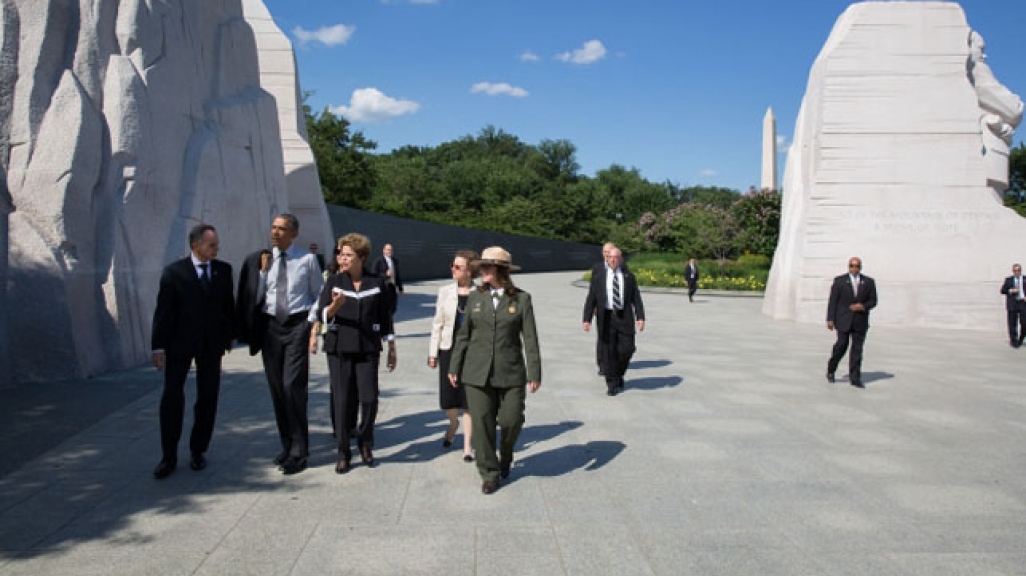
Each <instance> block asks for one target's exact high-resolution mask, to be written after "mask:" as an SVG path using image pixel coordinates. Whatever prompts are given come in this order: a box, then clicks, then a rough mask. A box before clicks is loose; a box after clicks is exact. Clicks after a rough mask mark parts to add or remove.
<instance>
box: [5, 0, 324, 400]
mask: <svg viewBox="0 0 1026 576" xmlns="http://www.w3.org/2000/svg"><path fill="white" fill-rule="evenodd" d="M247 2H248V3H249V4H253V3H255V2H259V0H247ZM264 12H266V11H264ZM245 16H246V15H245V12H244V10H243V3H242V0H217V1H206V0H203V1H199V0H186V1H181V0H146V1H141V0H139V1H136V0H133V1H119V0H93V1H91V2H84V1H82V2H80V1H77V0H4V1H3V2H0V46H2V47H3V53H2V56H0V162H2V167H3V178H2V180H0V185H2V188H0V222H2V224H0V233H2V234H3V237H4V239H5V242H0V247H2V248H3V250H2V254H0V280H4V282H3V284H2V285H0V289H2V292H0V302H3V308H2V309H0V366H2V368H0V372H2V373H3V376H0V378H6V379H9V380H16V381H34V380H49V379H58V378H68V377H81V376H89V375H93V374H97V373H99V372H102V371H105V370H109V369H111V368H116V367H121V366H128V365H134V364H138V363H141V362H145V361H147V360H148V359H149V356H150V352H151V351H150V323H151V321H152V314H153V307H154V305H155V301H156V293H157V288H158V283H159V279H160V272H161V269H162V268H163V266H164V265H165V264H166V263H168V262H170V261H172V260H174V259H177V258H181V257H183V256H185V255H186V254H187V253H188V246H187V241H186V234H187V231H188V230H189V228H191V227H192V226H193V225H195V224H197V223H200V222H207V223H210V224H213V225H214V226H216V227H217V229H218V232H219V234H220V240H221V255H220V257H221V258H222V259H223V260H227V261H229V262H232V263H238V262H240V261H241V259H242V257H243V256H244V255H245V254H246V253H247V252H248V251H251V250H253V249H255V248H257V247H260V246H264V245H266V244H267V234H268V232H267V231H268V227H269V223H270V221H271V217H272V215H274V214H277V213H280V212H285V211H288V210H289V209H290V208H291V207H292V203H291V202H290V195H291V194H292V193H293V192H295V193H296V195H297V197H298V196H300V195H302V196H303V197H304V198H306V197H311V196H312V197H313V198H318V197H319V196H318V193H319V190H318V189H316V188H315V190H313V191H312V192H310V191H304V192H303V193H302V194H300V192H299V191H297V190H294V188H296V186H293V185H292V183H288V182H287V181H286V170H285V166H284V162H283V145H282V136H281V132H280V129H279V110H278V108H277V103H276V101H275V98H274V96H273V95H272V94H271V93H269V92H268V91H266V90H264V88H263V87H262V83H261V82H262V80H261V73H260V58H259V55H258V40H257V38H256V35H255V34H254V30H253V27H252V26H251V25H250V23H249V22H248V21H247V20H246V18H245ZM270 32H272V33H271V34H268V35H265V37H266V38H267V39H268V41H269V42H271V43H274V44H276V47H277V49H278V51H279V53H283V52H287V49H285V48H282V46H281V40H282V39H284V35H280V34H279V35H278V36H275V35H274V34H273V32H274V31H270ZM286 43H287V41H286ZM281 80H282V79H281V78H279V79H278V81H281ZM291 92H292V94H293V95H294V93H295V90H292V91H291ZM290 106H291V107H292V108H295V103H294V102H292V103H291V104H290ZM286 116H287V115H286ZM292 122H293V123H295V120H294V119H293V120H292ZM293 131H294V130H293ZM293 168H297V167H295V166H293ZM313 182H314V183H315V184H314V186H316V181H315V180H314V181H313ZM304 202H305V201H304ZM305 203H306V204H310V206H308V208H309V211H311V213H312V212H315V211H316V210H317V206H316V203H311V202H305ZM322 211H323V209H322ZM315 220H316V219H315V218H308V219H307V221H306V222H305V224H306V226H305V227H304V233H309V234H311V236H312V237H313V238H316V239H317V240H321V239H322V238H325V237H327V235H328V230H327V218H326V216H325V217H324V218H323V220H324V226H322V227H321V229H320V231H318V230H316V228H317V227H316V222H315ZM5 342H6V347H5V344H4V343H5Z"/></svg>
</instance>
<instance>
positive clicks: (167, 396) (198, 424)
mask: <svg viewBox="0 0 1026 576" xmlns="http://www.w3.org/2000/svg"><path fill="white" fill-rule="evenodd" d="M192 361H193V359H192V358H190V357H188V356H170V355H169V356H167V364H166V365H165V366H164V393H163V394H162V395H161V397H160V449H161V452H162V453H163V459H164V460H168V461H177V460H178V440H180V439H181V437H182V419H183V418H184V417H185V380H186V378H187V377H188V375H189V366H191V365H192ZM220 390H221V355H220V354H217V355H210V356H203V357H197V358H196V403H195V404H194V405H193V421H192V434H191V435H190V436H189V450H190V451H192V452H195V453H198V454H202V453H204V452H206V451H207V448H209V447H210V437H211V436H212V435H213V433H214V420H215V418H216V417H217V397H218V394H219V392H220Z"/></svg>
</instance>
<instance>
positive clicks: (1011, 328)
mask: <svg viewBox="0 0 1026 576" xmlns="http://www.w3.org/2000/svg"><path fill="white" fill-rule="evenodd" d="M1001 293H1002V294H1004V295H1005V310H1006V311H1007V313H1008V343H1009V344H1010V345H1011V346H1012V348H1018V347H1019V346H1022V341H1023V339H1024V338H1026V299H1024V297H1026V293H1024V292H1023V285H1022V266H1020V265H1019V264H1012V275H1011V276H1009V277H1008V278H1005V282H1004V284H1002V285H1001Z"/></svg>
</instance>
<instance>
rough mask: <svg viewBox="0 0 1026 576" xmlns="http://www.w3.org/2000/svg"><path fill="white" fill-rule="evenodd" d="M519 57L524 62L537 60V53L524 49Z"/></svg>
mask: <svg viewBox="0 0 1026 576" xmlns="http://www.w3.org/2000/svg"><path fill="white" fill-rule="evenodd" d="M520 59H521V60H523V61H524V62H537V61H538V55H537V54H535V53H534V52H531V51H530V50H524V53H523V54H521V55H520Z"/></svg>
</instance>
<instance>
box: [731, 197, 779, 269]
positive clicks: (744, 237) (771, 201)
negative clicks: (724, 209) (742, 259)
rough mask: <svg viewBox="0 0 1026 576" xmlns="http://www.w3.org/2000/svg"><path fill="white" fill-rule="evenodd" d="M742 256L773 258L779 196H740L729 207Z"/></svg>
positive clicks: (777, 234)
mask: <svg viewBox="0 0 1026 576" xmlns="http://www.w3.org/2000/svg"><path fill="white" fill-rule="evenodd" d="M730 212H731V214H732V215H733V217H734V220H735V222H736V223H737V229H738V235H737V248H738V250H739V251H740V252H741V253H748V254H761V255H763V256H773V252H774V250H776V248H777V237H778V236H779V235H780V194H778V193H777V192H776V191H774V190H769V189H763V190H759V191H753V192H749V193H747V194H743V195H742V196H741V198H739V199H738V200H736V201H735V202H734V203H733V204H731V205H730Z"/></svg>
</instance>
